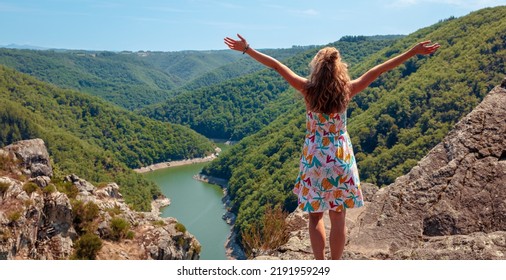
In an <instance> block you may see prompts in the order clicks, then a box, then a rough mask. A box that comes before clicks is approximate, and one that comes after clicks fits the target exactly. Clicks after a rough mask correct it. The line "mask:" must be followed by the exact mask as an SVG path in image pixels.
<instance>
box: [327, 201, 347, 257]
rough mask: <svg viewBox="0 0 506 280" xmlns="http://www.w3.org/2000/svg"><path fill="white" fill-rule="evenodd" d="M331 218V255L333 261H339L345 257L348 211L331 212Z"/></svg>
mask: <svg viewBox="0 0 506 280" xmlns="http://www.w3.org/2000/svg"><path fill="white" fill-rule="evenodd" d="M329 216H330V222H331V226H330V236H329V243H330V255H331V257H332V259H333V260H339V259H341V257H342V256H343V251H344V244H345V242H346V210H343V211H341V212H336V211H329Z"/></svg>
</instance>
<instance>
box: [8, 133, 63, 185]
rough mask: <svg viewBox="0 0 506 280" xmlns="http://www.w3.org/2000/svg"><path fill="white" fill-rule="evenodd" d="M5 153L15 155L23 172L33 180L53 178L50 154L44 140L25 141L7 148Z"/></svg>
mask: <svg viewBox="0 0 506 280" xmlns="http://www.w3.org/2000/svg"><path fill="white" fill-rule="evenodd" d="M4 150H5V151H7V152H10V153H13V154H14V155H15V159H17V160H19V167H20V169H21V171H22V172H23V173H24V174H25V175H28V176H31V177H32V178H34V177H37V176H47V177H52V176H53V169H52V167H51V163H50V161H49V154H48V152H47V149H46V146H45V144H44V141H43V140H42V139H33V140H24V141H19V142H16V143H14V144H12V145H9V146H6V147H5V148H4Z"/></svg>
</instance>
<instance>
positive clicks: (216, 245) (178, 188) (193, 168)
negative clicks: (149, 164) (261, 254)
mask: <svg viewBox="0 0 506 280" xmlns="http://www.w3.org/2000/svg"><path fill="white" fill-rule="evenodd" d="M218 146H219V147H220V148H221V149H222V150H224V149H227V146H226V145H222V144H219V145H218ZM207 164H209V163H196V164H190V165H184V166H177V167H169V168H165V169H160V170H156V171H152V172H148V173H145V174H144V176H146V178H148V179H149V180H152V181H153V182H155V183H156V184H157V185H158V186H159V187H160V189H161V191H162V193H163V194H164V195H165V196H167V197H168V198H170V200H171V204H170V206H168V207H165V208H163V209H162V210H161V216H162V217H174V218H176V219H177V220H178V221H179V222H180V223H182V224H183V225H185V227H186V229H187V230H188V231H189V232H190V233H191V234H193V235H194V236H195V237H196V238H197V239H198V240H199V242H200V244H201V245H202V251H201V253H200V259H202V260H226V259H227V256H226V253H225V241H226V239H227V237H228V235H229V234H230V226H229V225H228V224H227V223H225V221H224V220H223V219H222V218H221V217H222V215H223V213H225V208H224V206H223V203H222V201H221V199H222V197H223V190H222V189H221V187H219V186H217V185H212V184H208V183H204V182H201V181H197V180H195V179H194V178H193V176H194V175H195V174H198V173H199V172H200V171H201V170H202V168H203V167H204V166H206V165H207Z"/></svg>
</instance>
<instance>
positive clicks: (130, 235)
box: [125, 230, 135, 239]
mask: <svg viewBox="0 0 506 280" xmlns="http://www.w3.org/2000/svg"><path fill="white" fill-rule="evenodd" d="M134 237H135V232H133V231H131V230H129V231H128V232H127V235H126V237H125V238H126V239H134Z"/></svg>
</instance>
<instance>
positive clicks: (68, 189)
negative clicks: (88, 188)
mask: <svg viewBox="0 0 506 280" xmlns="http://www.w3.org/2000/svg"><path fill="white" fill-rule="evenodd" d="M52 182H53V184H55V186H56V190H57V191H59V192H61V193H64V194H66V195H67V197H68V198H69V199H75V198H76V197H77V194H79V189H78V188H77V187H76V186H74V184H72V183H71V182H63V181H62V180H59V179H57V178H53V179H52Z"/></svg>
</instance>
